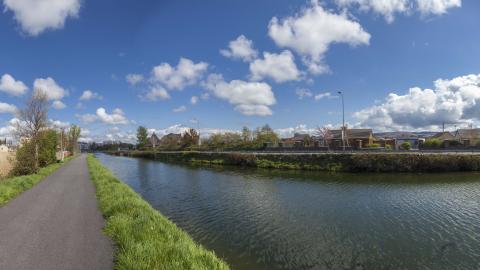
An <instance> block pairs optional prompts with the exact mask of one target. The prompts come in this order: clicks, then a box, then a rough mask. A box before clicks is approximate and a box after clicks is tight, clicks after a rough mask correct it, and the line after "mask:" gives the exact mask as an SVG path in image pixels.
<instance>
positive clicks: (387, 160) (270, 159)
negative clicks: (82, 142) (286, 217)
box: [109, 151, 480, 172]
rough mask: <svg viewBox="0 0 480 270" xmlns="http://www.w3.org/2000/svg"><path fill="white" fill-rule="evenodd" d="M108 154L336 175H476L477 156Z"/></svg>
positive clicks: (203, 153) (393, 154) (433, 154)
mask: <svg viewBox="0 0 480 270" xmlns="http://www.w3.org/2000/svg"><path fill="white" fill-rule="evenodd" d="M109 154H114V155H122V156H131V157H141V158H149V159H156V160H161V161H166V162H182V163H190V164H201V165H235V166H247V167H258V168H275V169H297V170H318V171H339V172H455V171H480V154H474V153H448V154H447V153H440V154H439V153H248V152H156V153H154V152H151V151H129V152H110V153H109Z"/></svg>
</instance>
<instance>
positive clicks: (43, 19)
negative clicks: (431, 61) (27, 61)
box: [3, 0, 81, 36]
mask: <svg viewBox="0 0 480 270" xmlns="http://www.w3.org/2000/svg"><path fill="white" fill-rule="evenodd" d="M3 4H4V5H5V10H9V11H12V12H13V14H14V17H15V20H16V21H17V22H18V23H19V24H20V26H21V28H22V30H23V31H24V32H25V33H27V34H29V35H31V36H37V35H39V34H40V33H42V32H43V31H45V30H47V29H60V28H63V26H64V25H65V21H66V19H67V18H69V17H71V18H75V17H77V16H78V13H79V11H80V5H81V0H4V1H3Z"/></svg>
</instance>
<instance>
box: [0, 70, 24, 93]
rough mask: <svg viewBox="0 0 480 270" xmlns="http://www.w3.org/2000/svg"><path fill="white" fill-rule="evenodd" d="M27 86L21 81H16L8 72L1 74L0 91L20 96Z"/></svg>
mask: <svg viewBox="0 0 480 270" xmlns="http://www.w3.org/2000/svg"><path fill="white" fill-rule="evenodd" d="M27 90H28V87H27V86H26V85H25V84H24V83H23V82H22V81H16V80H15V78H13V77H12V76H11V75H10V74H3V76H2V78H1V79H0V91H2V92H5V93H7V94H9V95H12V96H21V95H23V94H25V92H27Z"/></svg>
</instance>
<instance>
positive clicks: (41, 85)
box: [33, 77, 67, 100]
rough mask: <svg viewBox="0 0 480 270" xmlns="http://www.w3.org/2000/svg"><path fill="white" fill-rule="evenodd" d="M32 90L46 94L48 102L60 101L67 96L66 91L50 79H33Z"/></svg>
mask: <svg viewBox="0 0 480 270" xmlns="http://www.w3.org/2000/svg"><path fill="white" fill-rule="evenodd" d="M33 89H34V90H35V91H42V92H44V93H46V95H47V98H48V99H49V100H60V99H62V98H63V97H64V96H66V95H67V91H66V90H65V89H64V88H63V87H61V86H60V85H58V84H57V83H56V82H55V80H54V79H52V78H50V77H48V78H46V79H42V78H40V79H35V81H34V82H33Z"/></svg>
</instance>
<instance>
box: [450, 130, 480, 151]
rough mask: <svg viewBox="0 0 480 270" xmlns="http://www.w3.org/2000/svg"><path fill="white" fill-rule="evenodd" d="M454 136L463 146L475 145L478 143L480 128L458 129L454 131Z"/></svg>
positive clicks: (479, 141) (479, 140)
mask: <svg viewBox="0 0 480 270" xmlns="http://www.w3.org/2000/svg"><path fill="white" fill-rule="evenodd" d="M454 138H455V139H456V140H457V141H459V142H460V143H462V144H463V146H467V147H468V146H476V145H479V143H480V129H479V128H472V129H459V130H457V131H456V132H455V135H454Z"/></svg>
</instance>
